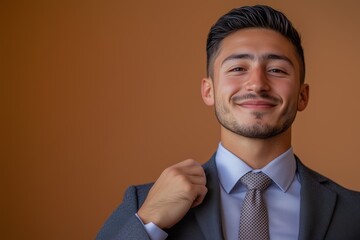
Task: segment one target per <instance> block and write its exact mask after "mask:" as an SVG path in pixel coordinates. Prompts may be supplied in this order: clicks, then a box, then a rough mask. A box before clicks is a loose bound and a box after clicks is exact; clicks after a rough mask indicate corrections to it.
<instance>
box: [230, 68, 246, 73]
mask: <svg viewBox="0 0 360 240" xmlns="http://www.w3.org/2000/svg"><path fill="white" fill-rule="evenodd" d="M244 71H246V69H245V68H243V67H235V68H232V69H230V70H229V72H244Z"/></svg>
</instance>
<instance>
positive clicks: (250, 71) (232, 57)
mask: <svg viewBox="0 0 360 240" xmlns="http://www.w3.org/2000/svg"><path fill="white" fill-rule="evenodd" d="M213 64H214V66H213V69H214V70H213V71H214V72H213V80H211V79H209V78H207V79H204V80H203V82H202V95H203V99H204V101H205V103H206V104H208V105H215V112H216V116H217V118H218V120H219V122H220V124H221V125H222V127H223V130H225V131H231V132H233V133H235V134H237V135H241V136H244V137H249V138H261V139H265V138H270V137H273V136H276V135H278V134H280V133H282V132H284V131H286V130H288V129H289V127H290V126H291V124H292V122H293V121H294V119H295V116H296V112H297V111H298V110H299V111H301V110H304V109H305V107H306V105H307V101H308V86H307V85H306V84H300V61H299V58H298V56H297V54H296V51H295V48H294V46H293V45H292V44H291V42H290V41H289V40H287V39H286V38H285V37H283V36H282V35H281V34H280V33H277V32H275V31H273V30H268V29H263V28H248V29H243V30H239V31H237V32H235V33H233V34H231V35H229V36H228V37H226V38H225V39H224V40H223V41H222V43H221V46H220V50H219V53H218V56H217V57H216V58H215V60H214V63H213Z"/></svg>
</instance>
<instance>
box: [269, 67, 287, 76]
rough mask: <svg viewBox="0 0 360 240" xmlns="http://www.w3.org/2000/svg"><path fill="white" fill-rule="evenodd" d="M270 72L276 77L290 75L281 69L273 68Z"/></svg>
mask: <svg viewBox="0 0 360 240" xmlns="http://www.w3.org/2000/svg"><path fill="white" fill-rule="evenodd" d="M268 72H269V73H272V74H276V75H288V73H287V72H285V71H284V70H282V69H279V68H271V69H269V70H268Z"/></svg>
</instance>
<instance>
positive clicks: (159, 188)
mask: <svg viewBox="0 0 360 240" xmlns="http://www.w3.org/2000/svg"><path fill="white" fill-rule="evenodd" d="M205 184H206V176H205V172H204V169H203V168H202V167H201V164H200V163H198V162H196V161H194V160H192V159H188V160H185V161H182V162H180V163H178V164H175V165H173V166H171V167H169V168H167V169H165V170H164V171H163V172H162V174H161V175H160V177H159V178H158V180H157V181H156V182H155V184H154V186H153V187H152V188H151V189H150V191H149V194H148V196H147V198H146V199H145V202H144V204H143V205H142V206H141V208H140V209H139V211H138V213H137V214H138V216H139V217H140V218H141V220H142V221H143V222H144V223H145V224H146V223H149V222H153V223H154V224H156V225H157V226H158V227H160V228H162V229H167V228H170V227H172V226H173V225H175V224H176V223H177V222H179V221H180V220H181V219H182V218H183V217H184V216H185V214H186V213H187V212H188V211H189V209H190V208H191V207H196V206H198V205H199V204H201V203H202V201H203V200H204V197H205V195H206V193H207V188H206V186H205Z"/></svg>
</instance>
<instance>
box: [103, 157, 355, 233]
mask: <svg viewBox="0 0 360 240" xmlns="http://www.w3.org/2000/svg"><path fill="white" fill-rule="evenodd" d="M296 161H297V171H298V173H299V176H300V182H301V205H300V230H299V240H322V239H326V240H360V193H359V192H354V191H350V190H347V189H345V188H343V187H341V186H339V185H337V184H336V183H334V182H333V181H331V180H329V179H327V178H326V177H323V176H322V175H320V174H318V173H316V172H314V171H312V170H311V169H309V168H307V167H306V166H304V165H303V164H302V163H301V162H300V160H299V159H297V160H296ZM203 167H204V170H205V173H206V178H207V188H208V193H207V195H206V197H205V199H204V201H203V203H202V204H201V205H199V206H198V207H196V208H192V209H190V210H189V212H188V213H187V214H186V215H185V217H184V218H183V219H182V220H181V221H180V222H179V223H177V224H176V225H175V226H173V227H172V228H171V229H169V230H167V233H168V234H169V237H168V238H167V239H169V240H172V239H174V240H175V239H179V240H180V239H181V240H221V239H223V236H222V229H221V219H220V190H219V182H218V176H217V171H216V165H215V157H214V156H213V157H212V158H211V159H210V160H209V161H208V162H207V163H205V164H204V166H203ZM151 186H152V184H148V185H141V186H132V187H130V188H128V190H127V191H126V194H125V197H124V200H123V203H122V204H121V205H120V206H119V208H118V209H116V210H115V212H114V213H113V214H112V215H111V216H110V218H109V219H108V220H107V221H106V222H105V224H104V226H103V228H102V229H101V231H100V232H99V234H98V236H97V238H96V239H98V240H105V239H106V240H109V239H118V240H120V239H121V240H123V239H124V240H125V239H126V240H150V238H149V237H148V236H147V234H146V232H145V230H144V228H143V226H142V224H141V222H140V221H139V220H138V219H137V217H136V216H135V213H136V212H137V210H138V209H139V207H140V206H141V205H142V204H143V202H144V200H145V198H146V196H147V193H148V192H149V190H150V188H151Z"/></svg>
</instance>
